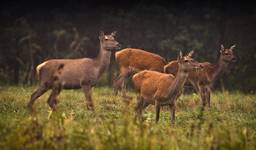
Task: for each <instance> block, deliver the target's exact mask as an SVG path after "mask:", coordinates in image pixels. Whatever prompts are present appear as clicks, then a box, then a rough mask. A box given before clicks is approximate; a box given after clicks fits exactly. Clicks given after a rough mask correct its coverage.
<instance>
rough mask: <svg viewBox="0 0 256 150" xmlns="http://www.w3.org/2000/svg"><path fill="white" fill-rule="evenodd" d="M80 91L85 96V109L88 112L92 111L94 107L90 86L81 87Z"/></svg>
mask: <svg viewBox="0 0 256 150" xmlns="http://www.w3.org/2000/svg"><path fill="white" fill-rule="evenodd" d="M82 89H83V92H84V95H85V99H86V100H87V102H86V107H87V109H88V110H94V105H93V101H92V90H91V89H92V88H91V85H82Z"/></svg>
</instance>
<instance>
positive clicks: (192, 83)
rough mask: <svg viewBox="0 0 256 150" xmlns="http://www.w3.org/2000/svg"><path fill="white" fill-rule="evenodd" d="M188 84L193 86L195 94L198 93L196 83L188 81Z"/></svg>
mask: <svg viewBox="0 0 256 150" xmlns="http://www.w3.org/2000/svg"><path fill="white" fill-rule="evenodd" d="M189 82H190V84H191V85H192V86H193V88H194V89H195V91H196V93H199V86H198V84H197V83H196V82H194V81H192V80H190V81H189Z"/></svg>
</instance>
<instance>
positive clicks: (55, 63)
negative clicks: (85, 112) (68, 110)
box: [27, 32, 119, 110]
mask: <svg viewBox="0 0 256 150" xmlns="http://www.w3.org/2000/svg"><path fill="white" fill-rule="evenodd" d="M114 36H115V32H113V33H111V34H110V35H105V34H104V33H103V32H100V35H99V40H100V50H99V53H98V56H97V57H96V58H80V59H52V60H48V61H45V62H43V63H42V64H40V65H38V66H37V68H36V69H37V73H38V76H39V80H40V85H39V87H38V89H37V90H36V91H35V92H34V93H33V94H32V95H31V99H30V101H29V102H28V105H27V106H28V109H29V110H32V106H33V103H34V102H35V100H36V99H37V98H38V97H40V96H41V95H43V94H44V93H45V92H46V91H47V90H49V89H52V92H51V94H50V96H49V98H48V104H49V106H50V107H51V108H52V110H55V107H56V104H57V100H56V98H57V96H58V95H59V94H60V92H61V89H78V88H82V89H83V92H84V94H85V97H86V99H87V108H88V109H91V110H93V109H94V107H93V101H92V98H91V88H92V86H94V85H95V84H96V82H97V81H98V80H99V78H100V77H101V75H102V73H103V72H104V71H105V70H106V68H108V66H109V63H110V56H111V51H112V50H113V49H117V48H119V43H118V42H117V41H116V40H115V38H114Z"/></svg>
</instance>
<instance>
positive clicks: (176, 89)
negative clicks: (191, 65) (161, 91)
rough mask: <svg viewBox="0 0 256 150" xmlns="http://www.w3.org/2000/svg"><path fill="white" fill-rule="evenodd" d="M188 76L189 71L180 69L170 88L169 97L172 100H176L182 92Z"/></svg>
mask: <svg viewBox="0 0 256 150" xmlns="http://www.w3.org/2000/svg"><path fill="white" fill-rule="evenodd" d="M187 78H188V72H184V71H182V70H181V69H179V70H178V72H177V74H176V77H175V79H174V81H173V82H172V84H171V86H170V89H169V98H170V100H171V101H173V100H175V97H176V96H178V95H179V94H180V93H181V91H182V89H183V87H184V84H185V82H186V80H187ZM171 103H172V102H171Z"/></svg>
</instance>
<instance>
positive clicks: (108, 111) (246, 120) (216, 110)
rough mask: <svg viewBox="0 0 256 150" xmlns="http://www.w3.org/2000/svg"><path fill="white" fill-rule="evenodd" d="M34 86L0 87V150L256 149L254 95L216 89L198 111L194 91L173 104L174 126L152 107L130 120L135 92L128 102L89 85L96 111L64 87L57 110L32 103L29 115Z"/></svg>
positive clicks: (41, 101) (79, 94)
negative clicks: (32, 111) (141, 117)
mask: <svg viewBox="0 0 256 150" xmlns="http://www.w3.org/2000/svg"><path fill="white" fill-rule="evenodd" d="M34 88H35V87H5V88H3V89H2V90H1V91H0V149H1V150H5V149H61V150H64V149H72V150H73V149H185V150H188V149H189V150H191V149H192V150H193V149H195V150H198V149H243V150H244V149H256V95H245V94H242V93H240V92H227V91H226V92H221V93H220V92H216V93H214V94H213V96H212V108H211V109H207V110H206V111H205V112H204V113H203V114H202V113H200V106H201V101H200V98H199V96H197V95H196V94H190V95H183V96H181V97H180V99H179V101H178V103H177V113H176V125H175V127H171V126H170V119H169V118H170V113H169V110H168V109H167V108H165V107H164V108H163V109H162V110H161V113H160V121H159V123H158V124H155V122H154V117H155V114H154V107H153V106H150V107H148V108H147V109H146V111H145V113H144V118H145V120H144V121H143V123H140V122H138V121H135V120H134V115H135V113H134V106H135V103H136V99H135V97H136V95H135V93H134V92H132V91H130V92H129V95H131V96H132V97H133V100H132V102H131V103H130V104H129V105H128V104H126V103H125V102H123V100H122V98H121V97H120V96H114V95H113V93H112V90H111V89H110V88H103V87H102V88H94V89H93V98H94V103H95V112H91V111H87V110H86V105H85V102H84V95H83V93H82V92H81V91H80V90H70V91H63V92H62V93H61V95H60V96H59V98H58V99H59V103H58V105H57V111H56V112H52V113H51V111H50V108H49V107H48V105H47V103H46V101H47V97H48V95H49V93H47V94H45V95H44V96H42V97H40V98H39V99H38V101H36V103H35V105H34V108H35V109H36V110H37V113H36V114H35V115H34V116H31V115H30V114H29V113H28V112H27V110H26V107H25V105H26V103H27V102H28V99H29V98H30V94H31V93H32V91H33V90H34Z"/></svg>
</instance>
